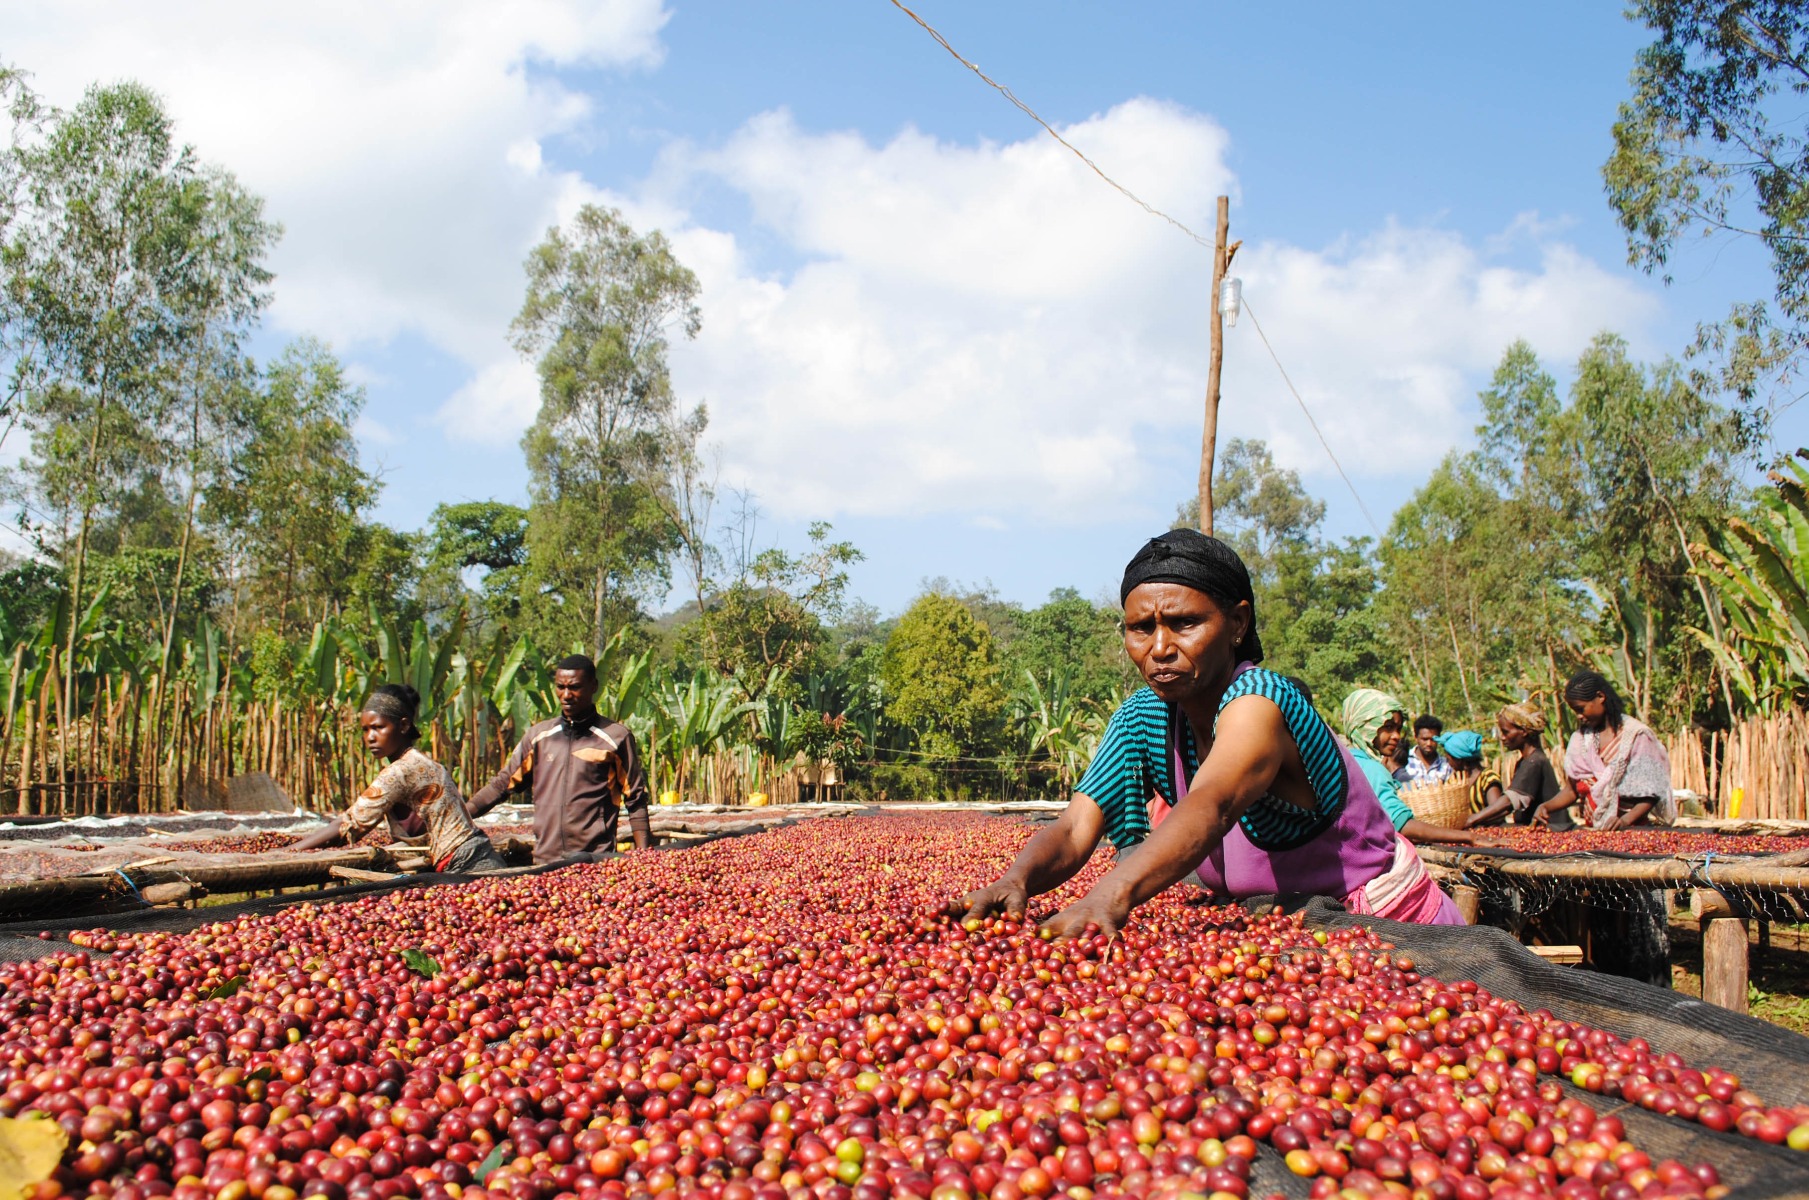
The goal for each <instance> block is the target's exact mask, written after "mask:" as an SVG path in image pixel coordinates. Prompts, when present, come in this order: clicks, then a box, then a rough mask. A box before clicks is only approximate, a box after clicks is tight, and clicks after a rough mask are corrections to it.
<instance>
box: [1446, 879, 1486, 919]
mask: <svg viewBox="0 0 1809 1200" xmlns="http://www.w3.org/2000/svg"><path fill="white" fill-rule="evenodd" d="M1451 902H1452V903H1453V904H1455V905H1457V911H1458V913H1459V914H1460V915H1461V916H1462V917H1463V919H1464V924H1466V925H1474V924H1476V922H1477V919H1478V918H1479V917H1481V916H1482V893H1481V892H1480V891H1478V890H1477V889H1476V888H1473V887H1470V886H1469V885H1468V884H1459V885H1458V886H1456V887H1454V888H1452V889H1451Z"/></svg>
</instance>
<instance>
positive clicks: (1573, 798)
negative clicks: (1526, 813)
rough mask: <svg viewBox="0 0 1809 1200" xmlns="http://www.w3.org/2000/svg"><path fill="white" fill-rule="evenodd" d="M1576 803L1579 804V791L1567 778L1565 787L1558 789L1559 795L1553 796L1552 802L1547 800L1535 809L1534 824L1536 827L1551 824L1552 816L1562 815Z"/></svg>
mask: <svg viewBox="0 0 1809 1200" xmlns="http://www.w3.org/2000/svg"><path fill="white" fill-rule="evenodd" d="M1576 802H1577V789H1576V788H1575V786H1573V785H1572V783H1571V781H1570V780H1569V778H1566V779H1565V780H1564V786H1563V787H1561V788H1559V789H1558V794H1557V795H1555V796H1553V797H1552V798H1551V799H1550V800H1547V801H1546V802H1545V803H1544V804H1541V805H1540V806H1539V807H1537V808H1535V809H1533V824H1535V825H1545V824H1549V823H1550V821H1551V818H1552V814H1554V813H1561V812H1563V811H1564V810H1565V809H1567V808H1569V807H1570V806H1571V805H1573V804H1575V803H1576Z"/></svg>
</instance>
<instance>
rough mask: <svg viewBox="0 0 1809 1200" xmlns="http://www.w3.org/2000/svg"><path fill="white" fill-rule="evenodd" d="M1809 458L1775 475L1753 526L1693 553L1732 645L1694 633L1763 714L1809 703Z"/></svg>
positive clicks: (1748, 523)
mask: <svg viewBox="0 0 1809 1200" xmlns="http://www.w3.org/2000/svg"><path fill="white" fill-rule="evenodd" d="M1806 462H1809V450H1798V451H1797V452H1796V456H1795V458H1794V459H1793V460H1791V461H1789V462H1786V463H1784V464H1783V465H1782V467H1781V468H1780V469H1779V470H1776V471H1773V472H1771V480H1772V484H1773V487H1772V489H1771V490H1770V491H1768V492H1765V493H1763V494H1761V495H1760V497H1759V507H1758V511H1757V512H1756V513H1755V514H1754V515H1753V518H1752V519H1751V520H1746V519H1744V518H1741V517H1733V518H1730V519H1729V520H1728V522H1727V525H1726V527H1725V529H1723V530H1722V531H1721V532H1720V533H1719V534H1718V536H1717V537H1716V538H1715V539H1714V543H1713V544H1712V545H1698V546H1696V547H1694V549H1695V551H1696V557H1697V567H1696V573H1697V574H1698V575H1700V576H1702V577H1703V578H1705V579H1707V580H1708V581H1709V582H1710V583H1711V584H1712V585H1713V586H1714V589H1715V591H1716V594H1717V598H1718V599H1719V601H1720V603H1721V606H1722V609H1723V611H1724V612H1725V614H1726V617H1727V627H1728V632H1729V633H1731V634H1732V637H1731V638H1715V637H1713V636H1711V634H1710V633H1709V632H1706V631H1704V630H1701V629H1697V628H1691V629H1690V631H1689V632H1690V635H1691V636H1692V637H1694V638H1695V639H1696V640H1697V642H1699V643H1700V644H1701V645H1702V646H1703V647H1704V648H1705V649H1706V650H1707V651H1708V652H1709V653H1710V654H1712V655H1714V657H1715V661H1716V663H1717V664H1718V665H1719V666H1720V667H1721V669H1722V670H1723V671H1724V672H1725V673H1726V674H1727V676H1728V678H1729V680H1731V681H1732V682H1733V684H1734V686H1735V687H1736V688H1737V689H1738V690H1739V692H1740V694H1741V696H1742V697H1743V698H1744V699H1745V701H1746V702H1747V703H1748V704H1749V705H1751V706H1752V707H1753V708H1754V709H1756V710H1757V711H1759V712H1761V713H1766V714H1770V713H1775V712H1778V711H1781V710H1783V709H1786V708H1789V707H1792V706H1794V705H1797V704H1800V703H1803V702H1804V701H1805V700H1809V467H1806V466H1805V465H1804V464H1805V463H1806Z"/></svg>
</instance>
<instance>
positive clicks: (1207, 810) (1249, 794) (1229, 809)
mask: <svg viewBox="0 0 1809 1200" xmlns="http://www.w3.org/2000/svg"><path fill="white" fill-rule="evenodd" d="M1255 699H1256V698H1255V697H1244V698H1243V699H1240V700H1234V701H1233V702H1231V703H1230V704H1228V705H1226V706H1225V709H1224V711H1223V712H1222V713H1221V714H1220V715H1219V726H1218V733H1217V735H1216V736H1215V737H1214V739H1213V746H1212V752H1211V753H1210V754H1209V755H1207V758H1206V762H1205V763H1203V764H1202V766H1201V770H1200V773H1199V774H1198V775H1196V776H1195V777H1194V784H1193V788H1192V790H1190V791H1189V792H1188V793H1187V795H1185V796H1183V797H1182V798H1181V803H1180V804H1178V805H1176V806H1175V809H1174V811H1173V812H1171V813H1169V814H1168V816H1167V818H1166V819H1165V820H1163V822H1162V824H1161V825H1159V826H1157V827H1156V831H1155V832H1154V833H1152V834H1150V837H1149V840H1148V841H1146V842H1144V843H1143V844H1142V845H1141V846H1139V847H1137V850H1136V852H1135V853H1133V854H1130V855H1128V856H1126V857H1125V858H1124V859H1123V860H1122V861H1120V862H1119V864H1118V866H1117V867H1115V868H1114V869H1113V871H1112V873H1111V874H1110V875H1107V876H1106V877H1105V878H1104V879H1102V880H1100V881H1099V883H1098V884H1096V885H1095V886H1094V888H1093V890H1092V891H1090V892H1088V893H1087V894H1086V895H1085V896H1084V897H1082V898H1081V899H1080V900H1077V901H1076V902H1074V903H1073V904H1070V905H1069V906H1068V907H1067V908H1064V909H1062V911H1060V912H1058V913H1056V914H1055V915H1054V916H1053V917H1051V918H1049V920H1048V921H1046V922H1044V928H1046V929H1049V930H1051V931H1052V932H1054V933H1055V934H1056V935H1057V936H1058V937H1072V936H1075V935H1077V934H1080V933H1082V932H1084V931H1085V930H1086V927H1087V926H1088V925H1094V926H1097V927H1098V928H1099V929H1100V930H1102V931H1104V932H1106V933H1117V932H1118V930H1119V929H1120V928H1121V927H1122V926H1123V925H1124V919H1125V917H1126V916H1127V915H1129V913H1130V911H1131V909H1133V908H1135V907H1137V906H1138V905H1139V904H1142V903H1143V902H1144V901H1145V900H1148V899H1149V898H1150V897H1152V896H1155V895H1157V894H1159V893H1160V892H1162V891H1163V890H1164V889H1166V888H1167V887H1169V885H1171V884H1173V883H1176V882H1178V881H1179V880H1180V879H1181V878H1183V877H1184V876H1185V875H1187V873H1188V872H1190V871H1192V870H1194V869H1195V868H1196V867H1198V866H1199V865H1200V861H1201V860H1202V859H1204V858H1205V857H1206V855H1207V854H1208V853H1209V852H1210V851H1211V850H1212V848H1213V847H1214V846H1216V845H1218V844H1219V842H1220V841H1221V840H1223V838H1224V836H1225V835H1226V834H1227V833H1229V832H1230V831H1231V827H1232V826H1233V825H1235V824H1236V823H1237V820H1238V818H1239V817H1241V816H1243V815H1244V813H1245V812H1246V811H1247V810H1248V809H1249V808H1250V806H1251V805H1252V804H1254V803H1256V801H1257V800H1258V799H1260V798H1261V797H1262V796H1264V795H1265V794H1267V793H1268V792H1269V791H1270V790H1271V789H1272V788H1273V787H1274V784H1275V777H1276V775H1277V774H1278V773H1279V772H1280V771H1281V765H1282V763H1283V761H1284V760H1285V756H1286V755H1287V753H1288V752H1289V750H1291V749H1292V748H1293V745H1294V741H1293V738H1292V737H1291V736H1290V735H1289V734H1288V730H1287V725H1286V724H1285V723H1284V722H1283V720H1282V715H1281V710H1280V709H1279V708H1277V707H1276V706H1275V705H1274V704H1272V703H1263V704H1257V703H1253V702H1251V701H1254V700H1255Z"/></svg>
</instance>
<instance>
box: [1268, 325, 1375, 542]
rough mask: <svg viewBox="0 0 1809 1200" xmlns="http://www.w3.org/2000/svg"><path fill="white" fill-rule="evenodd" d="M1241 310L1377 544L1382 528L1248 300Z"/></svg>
mask: <svg viewBox="0 0 1809 1200" xmlns="http://www.w3.org/2000/svg"><path fill="white" fill-rule="evenodd" d="M1243 310H1244V312H1246V313H1248V314H1249V316H1250V324H1251V325H1253V326H1255V328H1256V336H1257V337H1259V338H1261V339H1262V343H1263V349H1264V350H1267V351H1268V352H1269V360H1270V361H1271V362H1273V363H1274V364H1275V369H1276V370H1277V371H1279V372H1280V373H1281V381H1282V382H1283V383H1285V384H1287V385H1288V391H1290V392H1292V393H1293V395H1294V403H1296V404H1298V405H1300V411H1301V413H1302V414H1303V415H1304V416H1305V417H1306V419H1307V424H1308V425H1311V426H1312V427H1313V434H1314V436H1315V437H1317V438H1318V439H1319V444H1320V445H1321V446H1324V447H1325V456H1326V457H1327V458H1329V459H1331V460H1332V466H1334V467H1336V468H1337V469H1338V478H1340V479H1342V480H1344V486H1345V487H1347V488H1349V489H1350V498H1351V499H1352V500H1355V501H1356V502H1357V508H1358V509H1359V510H1360V511H1361V512H1362V513H1363V519H1364V520H1365V521H1368V522H1369V527H1370V528H1371V529H1373V530H1375V533H1376V540H1377V541H1378V542H1379V541H1381V540H1382V538H1383V535H1382V527H1381V526H1380V525H1377V524H1376V519H1375V518H1374V517H1372V516H1370V515H1369V505H1367V504H1365V503H1363V497H1362V496H1360V495H1359V494H1358V493H1357V485H1356V484H1354V483H1352V482H1351V481H1350V476H1349V475H1346V474H1345V473H1344V464H1343V463H1341V462H1339V461H1338V456H1337V455H1336V454H1334V453H1333V452H1332V444H1331V443H1330V442H1328V441H1326V440H1325V434H1324V433H1323V432H1321V431H1320V429H1319V422H1317V421H1315V420H1313V410H1312V409H1310V408H1308V407H1307V402H1306V400H1305V398H1304V397H1302V396H1301V394H1300V389H1299V388H1297V387H1295V386H1294V381H1293V380H1292V379H1290V378H1288V369H1287V368H1286V367H1284V366H1282V365H1281V359H1280V357H1278V356H1277V355H1276V353H1275V347H1274V346H1271V345H1270V344H1269V335H1268V334H1266V333H1264V332H1263V326H1262V322H1261V321H1258V320H1257V319H1256V310H1255V309H1253V308H1251V307H1250V302H1249V301H1248V300H1245V301H1244V302H1243Z"/></svg>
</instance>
